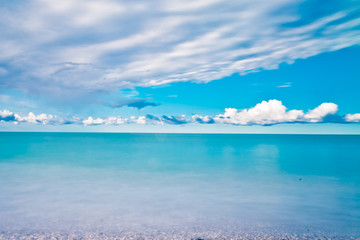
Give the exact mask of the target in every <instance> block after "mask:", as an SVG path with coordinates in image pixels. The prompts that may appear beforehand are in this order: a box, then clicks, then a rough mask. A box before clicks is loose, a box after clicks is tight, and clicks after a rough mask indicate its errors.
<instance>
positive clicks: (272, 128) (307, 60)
mask: <svg viewBox="0 0 360 240" xmlns="http://www.w3.org/2000/svg"><path fill="white" fill-rule="evenodd" d="M0 33H1V34H0V131H85V132H198V133H320V134H360V101H359V96H360V94H359V93H358V92H359V89H360V82H359V80H360V70H359V69H360V59H359V58H360V1H359V0H328V1H323V0H322V1H321V0H308V1H300V0H272V1H267V0H239V1H220V0H191V1H190V0H181V1H180V0H152V1H145V0H134V1H119V0H117V1H115V0H63V1H55V0H29V1H18V0H14V1H2V0H0Z"/></svg>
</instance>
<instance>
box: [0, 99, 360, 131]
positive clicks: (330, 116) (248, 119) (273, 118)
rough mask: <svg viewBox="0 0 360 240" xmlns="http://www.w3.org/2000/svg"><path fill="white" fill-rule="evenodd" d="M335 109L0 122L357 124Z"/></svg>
mask: <svg viewBox="0 0 360 240" xmlns="http://www.w3.org/2000/svg"><path fill="white" fill-rule="evenodd" d="M337 112H338V106H337V105H336V104H334V103H322V104H320V105H319V106H318V107H316V108H314V109H312V110H309V111H308V112H306V113H304V111H302V110H287V108H286V107H285V106H284V105H283V103H282V102H281V101H279V100H276V99H273V100H269V101H262V102H261V103H258V104H256V106H254V107H252V108H248V109H241V110H238V109H235V108H226V109H225V113H224V114H218V115H216V116H200V115H193V116H192V118H191V119H187V118H186V116H185V115H181V116H162V117H156V116H153V115H146V116H140V117H136V116H131V117H130V118H123V117H121V116H111V117H106V118H95V119H94V118H93V117H91V116H89V117H88V118H86V119H81V118H79V117H77V116H74V117H72V118H71V119H63V118H58V117H57V116H54V115H50V114H44V113H42V114H39V115H35V114H34V113H32V112H30V113H29V114H28V115H27V116H21V115H19V114H16V113H13V112H10V111H9V110H3V111H0V122H10V123H14V124H19V123H35V124H43V125H66V124H80V125H84V126H91V125H121V124H129V123H135V124H161V125H164V124H173V125H184V124H189V123H201V124H231V125H242V126H246V125H264V126H269V125H274V124H282V123H328V122H332V123H359V122H360V114H359V113H356V114H347V115H345V116H339V115H336V113H337Z"/></svg>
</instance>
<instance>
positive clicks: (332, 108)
mask: <svg viewBox="0 0 360 240" xmlns="http://www.w3.org/2000/svg"><path fill="white" fill-rule="evenodd" d="M337 111H338V106H337V105H336V104H335V103H322V104H321V105H320V106H318V107H317V108H315V109H313V110H311V111H309V112H308V113H307V114H305V116H304V118H305V119H306V120H307V121H309V122H321V121H322V119H323V118H324V117H325V116H327V115H329V114H335V113H336V112H337Z"/></svg>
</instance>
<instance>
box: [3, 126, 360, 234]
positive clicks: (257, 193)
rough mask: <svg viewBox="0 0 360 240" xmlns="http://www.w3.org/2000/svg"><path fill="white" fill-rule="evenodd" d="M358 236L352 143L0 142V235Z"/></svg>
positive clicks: (359, 190)
mask: <svg viewBox="0 0 360 240" xmlns="http://www.w3.org/2000/svg"><path fill="white" fill-rule="evenodd" d="M186 227H196V228H202V229H205V230H206V229H207V228H209V229H214V228H224V229H227V230H229V231H240V230H246V229H256V230H261V231H273V230H275V229H276V230H277V231H278V230H282V231H293V232H306V231H308V232H324V233H335V234H342V235H356V234H360V136H355V135H354V136H351V135H348V136H341V135H337V136H335V135H240V134H239V135H236V134H233V135H231V134H130V133H129V134H128V133H126V134H125V133H121V134H110V133H0V230H31V229H40V230H41V229H43V230H59V229H60V230H70V229H71V230H74V229H75V230H89V229H99V230H104V231H121V230H124V229H138V230H141V229H145V228H150V229H162V228H168V229H171V228H174V229H178V228H186Z"/></svg>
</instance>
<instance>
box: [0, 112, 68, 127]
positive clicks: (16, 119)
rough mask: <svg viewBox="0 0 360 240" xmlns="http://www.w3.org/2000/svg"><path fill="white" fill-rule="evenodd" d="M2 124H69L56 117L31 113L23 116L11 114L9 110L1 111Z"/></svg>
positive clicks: (0, 119) (0, 120)
mask: <svg viewBox="0 0 360 240" xmlns="http://www.w3.org/2000/svg"><path fill="white" fill-rule="evenodd" d="M0 122H13V123H15V124H17V123H25V122H26V123H36V124H43V125H49V124H51V125H53V124H67V123H68V121H65V120H63V119H62V118H58V117H57V116H55V115H51V114H45V113H41V114H39V115H36V114H34V113H32V112H30V113H29V114H28V115H26V116H21V115H19V114H17V113H13V112H10V111H9V110H3V111H0Z"/></svg>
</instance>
